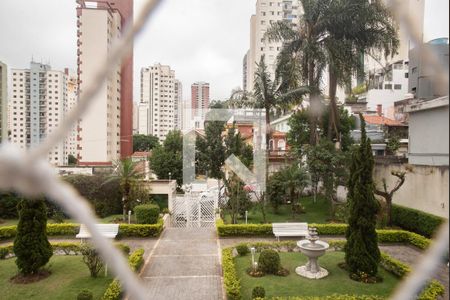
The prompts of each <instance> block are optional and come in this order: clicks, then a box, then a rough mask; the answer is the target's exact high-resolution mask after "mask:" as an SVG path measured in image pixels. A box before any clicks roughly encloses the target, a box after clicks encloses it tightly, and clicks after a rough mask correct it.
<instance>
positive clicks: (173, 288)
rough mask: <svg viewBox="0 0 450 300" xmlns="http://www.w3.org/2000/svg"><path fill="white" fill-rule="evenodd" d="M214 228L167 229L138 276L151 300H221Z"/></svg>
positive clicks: (221, 291)
mask: <svg viewBox="0 0 450 300" xmlns="http://www.w3.org/2000/svg"><path fill="white" fill-rule="evenodd" d="M219 250H220V249H219V243H218V239H217V234H216V231H215V228H166V229H165V230H164V232H163V234H162V236H161V238H160V239H159V240H158V241H157V242H156V243H154V246H153V248H152V250H151V251H150V253H149V254H148V255H147V256H146V263H145V265H144V267H143V269H142V271H141V273H140V277H141V278H142V279H143V281H144V285H145V288H146V290H147V296H148V299H153V300H166V299H170V300H181V299H183V300H219V299H220V300H222V299H223V295H224V293H223V290H222V275H221V274H222V272H221V266H220V251H219Z"/></svg>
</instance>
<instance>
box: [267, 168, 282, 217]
mask: <svg viewBox="0 0 450 300" xmlns="http://www.w3.org/2000/svg"><path fill="white" fill-rule="evenodd" d="M282 175H283V174H282V173H281V172H276V173H274V174H272V176H270V177H269V181H268V182H267V197H268V198H269V202H270V204H271V205H272V207H273V209H274V211H275V213H276V214H277V213H279V207H280V205H282V204H283V203H285V202H286V195H285V194H286V190H285V189H284V184H283V176H282Z"/></svg>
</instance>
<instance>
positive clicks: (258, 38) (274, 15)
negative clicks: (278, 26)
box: [243, 0, 303, 91]
mask: <svg viewBox="0 0 450 300" xmlns="http://www.w3.org/2000/svg"><path fill="white" fill-rule="evenodd" d="M302 10H303V9H302V6H301V5H300V3H299V1H298V0H257V2H256V14H255V15H253V16H252V17H251V19H250V50H249V51H248V53H247V54H246V58H244V59H246V62H245V63H244V66H245V69H244V71H243V73H244V74H246V76H247V78H246V79H245V80H244V82H245V86H246V90H247V91H252V90H253V86H254V79H255V71H256V69H257V68H256V64H257V63H259V61H260V59H261V56H262V55H265V63H266V65H267V69H268V71H269V72H270V74H271V75H272V77H274V76H275V69H276V66H277V56H278V53H279V52H280V50H281V47H282V43H281V42H269V41H268V40H267V39H265V38H264V34H265V33H266V31H267V29H268V28H270V26H271V24H272V23H274V22H277V21H289V22H293V24H295V22H296V20H297V19H298V15H299V14H301V13H302Z"/></svg>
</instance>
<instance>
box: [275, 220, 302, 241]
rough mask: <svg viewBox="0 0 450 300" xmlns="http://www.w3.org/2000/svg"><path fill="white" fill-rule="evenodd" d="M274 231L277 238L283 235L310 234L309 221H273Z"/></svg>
mask: <svg viewBox="0 0 450 300" xmlns="http://www.w3.org/2000/svg"><path fill="white" fill-rule="evenodd" d="M272 231H273V234H274V235H275V236H276V238H277V240H278V241H280V237H283V236H308V235H309V231H308V223H272Z"/></svg>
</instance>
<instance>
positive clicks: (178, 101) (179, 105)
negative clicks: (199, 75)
mask: <svg viewBox="0 0 450 300" xmlns="http://www.w3.org/2000/svg"><path fill="white" fill-rule="evenodd" d="M174 104H175V106H174V111H175V129H178V130H182V129H183V110H184V109H183V84H182V83H181V81H179V80H175V103H174Z"/></svg>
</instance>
